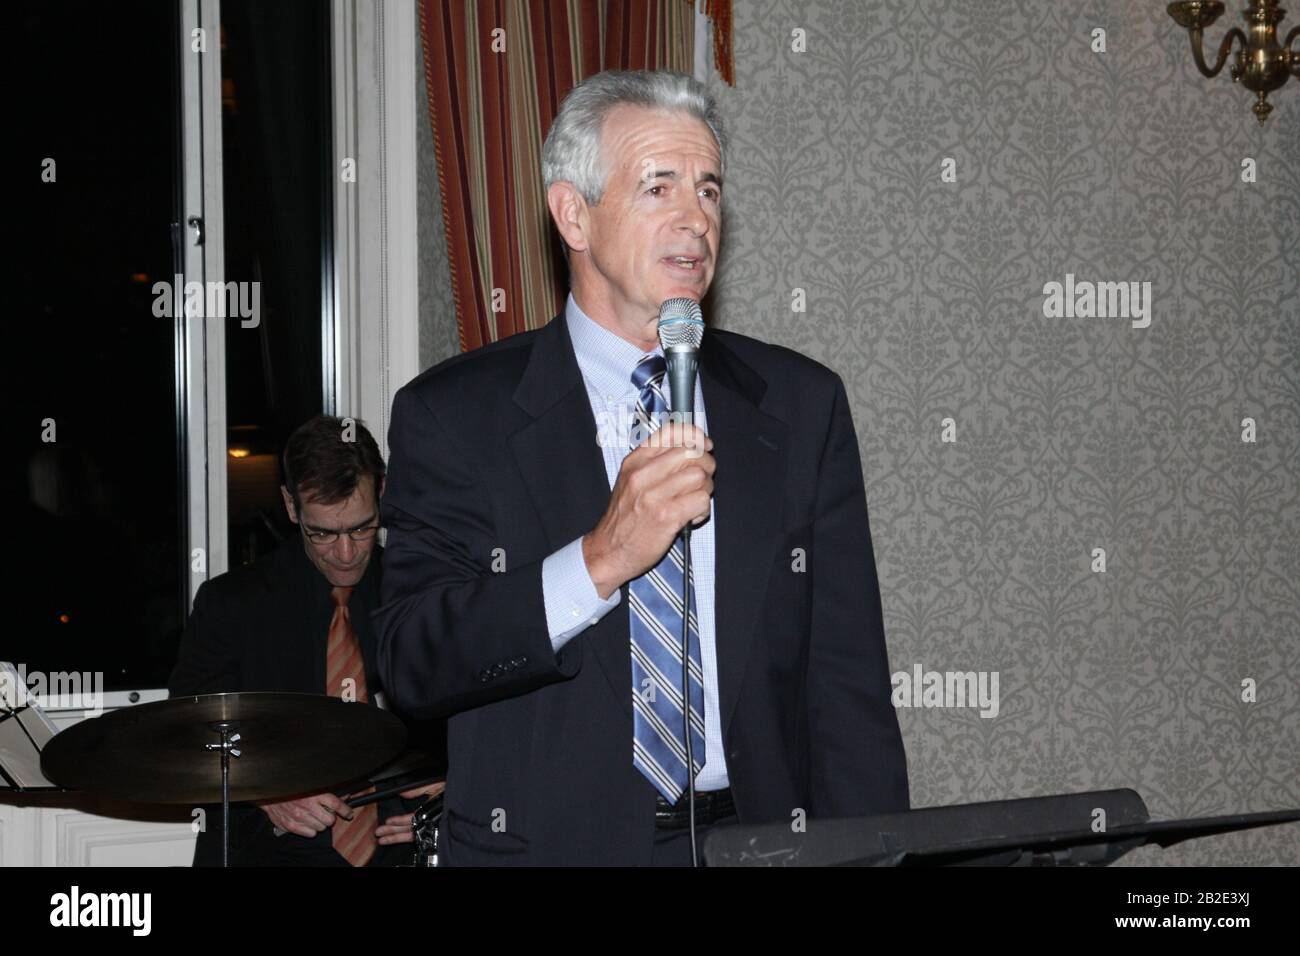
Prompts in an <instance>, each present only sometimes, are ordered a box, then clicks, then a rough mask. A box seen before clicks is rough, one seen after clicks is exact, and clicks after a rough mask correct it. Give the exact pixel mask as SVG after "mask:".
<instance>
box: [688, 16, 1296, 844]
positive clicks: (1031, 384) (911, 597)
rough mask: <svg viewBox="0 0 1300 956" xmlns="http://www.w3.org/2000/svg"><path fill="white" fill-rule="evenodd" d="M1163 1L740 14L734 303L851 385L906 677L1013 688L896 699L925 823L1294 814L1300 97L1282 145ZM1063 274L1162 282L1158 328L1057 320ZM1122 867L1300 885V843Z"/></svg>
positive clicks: (730, 281)
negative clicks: (934, 673)
mask: <svg viewBox="0 0 1300 956" xmlns="http://www.w3.org/2000/svg"><path fill="white" fill-rule="evenodd" d="M1164 6H1165V4H1164V3H1163V0H1161V2H1156V0H1152V2H1136V0H1132V2H1125V3H1110V4H1106V3H1080V4H1077V5H1076V4H1064V3H1058V2H1047V0H1021V2H980V3H972V2H969V0H953V2H943V0H923V2H916V0H886V2H873V3H863V2H828V0H816V2H800V3H781V2H761V3H757V2H756V3H741V4H737V5H736V29H737V36H736V60H737V64H736V65H737V88H736V89H734V90H732V89H729V88H726V87H725V86H724V85H723V84H722V83H721V82H720V81H718V82H715V83H713V84H712V85H713V87H714V90H715V92H716V94H717V95H718V96H719V98H720V100H721V103H722V107H723V112H724V114H725V115H726V116H727V117H729V118H730V120H731V127H732V130H733V133H734V137H733V148H732V150H731V153H730V155H729V161H730V165H729V168H728V181H727V191H728V195H727V199H726V203H727V213H726V215H727V221H726V229H725V232H724V236H725V240H724V250H725V254H724V256H723V261H722V263H721V268H720V272H719V278H718V280H717V282H716V286H715V288H716V293H715V294H714V295H713V300H714V301H713V303H712V308H711V311H710V315H711V316H712V318H713V320H714V321H716V322H717V323H718V324H719V325H721V326H723V327H725V328H728V329H731V330H733V331H737V332H743V333H746V334H749V335H753V336H756V337H758V338H761V339H765V340H767V341H771V342H779V343H781V344H784V345H788V346H790V347H792V348H795V349H798V350H800V351H802V352H804V353H806V354H808V355H811V356H813V357H814V358H817V359H818V360H820V361H822V362H824V363H825V364H827V365H829V366H830V367H832V368H834V369H835V370H836V371H837V372H839V373H840V375H842V376H843V378H844V381H845V384H846V386H847V388H848V392H849V396H850V399H851V401H852V405H853V415H854V420H855V422H856V425H857V429H858V438H859V442H860V445H861V450H862V464H863V469H864V473H865V475H866V480H867V497H868V503H869V507H870V512H871V522H872V536H873V539H874V543H875V547H876V557H877V563H878V567H879V571H880V578H881V589H882V595H883V600H884V609H885V624H886V631H887V634H888V640H889V651H890V660H891V664H892V667H893V670H894V671H896V672H897V671H904V670H906V671H909V672H910V671H911V670H912V668H913V667H914V665H916V664H918V663H919V664H922V665H924V667H925V668H926V669H927V670H938V671H947V670H962V671H964V670H989V671H998V672H1000V681H999V690H1000V698H1001V708H1000V712H999V714H998V716H997V717H996V718H993V719H984V718H981V717H979V716H978V715H977V713H976V712H975V711H974V710H970V709H962V710H959V709H901V710H900V711H899V716H900V720H901V722H902V727H903V733H904V737H905V739H906V742H907V752H908V762H909V776H910V779H911V786H912V794H913V803H914V804H915V805H918V806H926V805H937V804H949V803H959V802H966V801H973V800H988V799H996V798H999V797H1010V796H1028V795H1035V794H1048V793H1057V792H1062V791H1071V790H1080V789H1101V788H1108V787H1122V786H1128V787H1133V788H1134V789H1136V790H1137V791H1138V792H1139V793H1140V794H1141V795H1142V796H1143V798H1144V799H1145V800H1146V801H1147V805H1148V807H1149V808H1150V810H1151V813H1152V815H1153V816H1154V817H1157V818H1160V817H1180V816H1201V815H1212V814H1223V813H1234V812H1244V811H1256V810H1269V809H1279V808H1284V807H1300V773H1298V769H1297V768H1300V663H1298V658H1300V479H1298V478H1297V474H1298V473H1300V289H1298V285H1300V280H1298V278H1297V274H1298V273H1300V251H1298V250H1297V245H1298V244H1300V84H1296V83H1294V82H1292V83H1291V84H1290V85H1289V87H1287V88H1284V89H1283V90H1281V91H1279V92H1278V93H1277V94H1275V97H1274V103H1275V106H1276V109H1275V111H1274V113H1273V116H1272V117H1271V118H1270V119H1269V121H1268V125H1266V126H1265V127H1263V128H1262V129H1261V128H1260V127H1259V126H1258V124H1257V122H1256V120H1255V118H1254V115H1253V114H1252V113H1251V112H1250V104H1251V96H1250V94H1249V93H1248V92H1247V91H1245V90H1243V89H1241V88H1239V87H1236V86H1234V85H1233V84H1232V83H1231V82H1230V81H1229V80H1228V79H1227V77H1226V73H1225V75H1224V76H1222V77H1220V78H1219V79H1218V80H1215V81H1210V80H1205V79H1204V78H1202V77H1201V76H1200V75H1199V74H1198V73H1197V72H1196V70H1195V67H1194V66H1193V64H1192V59H1191V51H1190V49H1189V44H1188V41H1187V36H1186V34H1185V33H1184V32H1183V31H1182V30H1181V29H1179V28H1178V27H1177V26H1176V25H1175V24H1174V23H1173V21H1172V20H1170V19H1169V17H1168V16H1167V15H1166V14H1165V12H1164ZM1238 6H1240V5H1239V4H1230V5H1229V14H1228V15H1225V17H1224V22H1227V20H1228V19H1229V18H1230V17H1231V18H1232V19H1236V8H1237V7H1238ZM1294 22H1296V20H1295V13H1292V15H1291V17H1290V18H1289V20H1288V21H1287V26H1288V27H1289V26H1290V25H1292V24H1293V23H1294ZM1096 26H1101V27H1104V28H1105V29H1106V31H1107V52H1106V53H1105V54H1096V53H1093V52H1091V50H1090V49H1089V41H1090V31H1091V30H1092V28H1093V27H1096ZM795 27H802V28H804V29H805V30H806V31H807V35H808V47H807V52H806V53H802V54H799V53H793V52H791V49H790V44H791V34H790V31H791V29H793V28H795ZM1224 29H1225V28H1224V27H1223V26H1222V25H1221V24H1220V25H1216V26H1215V28H1213V30H1212V31H1211V32H1212V36H1213V39H1214V41H1215V43H1216V44H1217V43H1218V39H1219V37H1220V36H1221V35H1222V32H1223V30H1224ZM1248 156H1249V157H1253V158H1254V159H1255V160H1256V161H1257V163H1258V182H1256V183H1255V184H1253V185H1247V184H1244V183H1242V182H1241V179H1240V169H1241V166H1240V164H1241V160H1242V158H1243V157H1248ZM944 157H953V158H954V159H955V160H956V163H957V167H956V168H957V182H956V183H955V184H953V183H943V182H941V181H940V175H939V173H940V163H941V161H942V159H943V158H944ZM1066 273H1073V274H1074V275H1075V276H1076V277H1077V278H1078V279H1089V280H1094V281H1095V280H1110V281H1119V280H1147V281H1150V282H1151V285H1152V296H1153V300H1154V309H1153V313H1152V319H1151V325H1150V326H1149V327H1148V328H1146V329H1135V328H1133V327H1132V325H1131V323H1130V322H1128V321H1125V320H1123V319H1111V318H1108V319H1102V318H1075V319H1069V318H1062V319H1048V318H1045V317H1044V315H1043V309H1042V306H1043V295H1042V289H1043V285H1044V283H1047V282H1049V281H1053V280H1055V281H1058V282H1063V281H1064V279H1065V275H1066ZM796 287H799V288H802V289H804V290H806V294H807V298H808V308H807V312H806V313H805V314H794V313H792V312H791V306H790V303H791V290H792V289H794V288H796ZM1246 416H1251V417H1253V418H1255V419H1256V421H1257V423H1258V441H1257V443H1255V444H1245V443H1243V442H1242V441H1241V440H1240V431H1241V429H1240V421H1241V419H1242V418H1243V417H1246ZM946 417H951V418H953V419H954V420H955V422H956V438H957V440H956V442H955V443H951V444H945V443H943V442H941V440H940V421H941V420H942V419H944V418H946ZM1096 547H1102V548H1105V549H1106V554H1107V570H1106V573H1104V574H1098V573H1093V572H1092V571H1091V570H1090V563H1091V553H1092V549H1093V548H1096ZM1245 678H1253V679H1254V680H1255V682H1256V683H1257V685H1258V701H1257V702H1256V703H1243V702H1242V701H1241V681H1242V680H1243V679H1245ZM1130 859H1134V860H1137V859H1140V860H1141V861H1142V862H1148V863H1192V862H1196V863H1225V864H1232V863H1247V862H1266V863H1289V864H1296V863H1300V826H1289V827H1286V828H1275V829H1272V830H1262V831H1255V832H1253V833H1250V834H1246V835H1242V836H1226V837H1218V838H1215V839H1212V840H1205V841H1203V842H1201V843H1199V844H1195V845H1191V846H1187V847H1185V848H1174V849H1171V850H1167V851H1143V853H1141V854H1135V855H1134V857H1131V858H1130Z"/></svg>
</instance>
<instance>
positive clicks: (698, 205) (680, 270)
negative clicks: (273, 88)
mask: <svg viewBox="0 0 1300 956" xmlns="http://www.w3.org/2000/svg"><path fill="white" fill-rule="evenodd" d="M723 152H724V146H723V136H722V135H721V133H720V129H719V124H718V121H717V116H716V113H715V110H714V105H713V103H712V100H711V99H710V98H709V97H708V95H707V94H706V93H705V92H704V90H703V88H702V87H701V86H700V85H699V84H698V83H696V82H695V81H694V80H691V79H689V78H687V77H684V76H680V75H677V74H666V73H604V74H599V75H597V76H595V77H593V78H591V79H589V80H587V81H586V82H584V83H583V84H582V85H580V86H579V87H577V88H576V89H575V90H574V91H573V92H572V93H571V94H570V95H569V97H567V98H566V100H565V102H564V104H563V106H562V108H561V110H560V113H559V115H558V117H557V119H556V121H555V124H554V126H553V127H552V129H551V131H550V133H549V135H548V138H547V142H546V147H545V150H544V153H543V167H544V173H545V178H546V185H547V199H548V203H549V208H550V212H551V216H552V219H553V221H554V222H555V224H556V227H557V229H558V230H559V232H560V234H561V236H562V237H563V239H564V242H565V245H566V247H567V253H568V257H569V264H570V278H571V292H572V294H571V295H570V297H569V300H568V303H567V305H566V308H565V311H564V313H562V314H561V315H559V316H556V317H555V318H554V319H553V320H552V321H551V322H550V323H549V324H548V325H546V326H545V327H544V328H541V329H539V330H536V331H531V332H526V333H523V334H520V335H515V336H511V337H509V338H507V339H505V340H503V341H501V342H497V343H494V344H492V345H489V346H487V347H485V348H482V349H479V350H477V351H475V352H471V353H469V354H466V355H461V356H457V357H455V358H453V359H451V360H449V361H447V362H444V363H443V364H441V365H439V366H437V367H436V368H433V369H431V370H429V371H427V372H425V373H424V374H422V375H421V376H419V377H418V378H416V379H415V380H414V381H412V382H411V383H409V384H408V385H407V386H406V387H404V388H403V389H401V390H400V391H399V392H398V394H397V397H396V399H395V401H394V406H393V418H392V427H391V432H390V445H391V452H392V454H391V470H390V475H389V482H388V491H387V494H386V496H385V500H384V523H385V526H386V527H387V528H388V539H387V550H386V553H385V556H384V562H385V577H384V606H383V607H382V608H381V609H380V610H379V612H377V615H376V625H377V627H378V628H379V632H380V638H379V639H380V671H381V674H382V676H383V678H384V680H385V682H386V686H387V687H388V688H389V689H390V692H391V693H392V694H393V696H394V697H395V699H396V700H397V701H398V702H399V704H401V705H402V706H404V707H408V708H413V709H416V710H419V711H422V712H426V713H430V714H446V715H450V720H449V726H448V747H449V761H450V763H449V772H448V779H447V793H446V804H445V812H444V816H443V820H442V828H441V836H442V847H441V849H442V859H443V860H444V861H445V862H446V863H448V864H452V865H458V864H493V863H505V864H520V863H526V864H597V865H600V864H651V865H660V864H689V863H690V862H691V859H692V858H691V853H690V847H689V842H688V840H687V838H686V835H685V834H686V831H685V829H684V824H685V821H686V819H687V815H686V811H685V808H686V803H687V800H688V797H687V795H686V793H685V791H686V780H687V776H686V775H687V773H688V770H687V766H688V762H687V759H686V754H687V749H686V734H687V731H685V730H684V729H683V720H682V714H683V711H689V713H690V718H691V719H690V725H691V730H690V734H691V744H692V747H691V751H692V752H693V753H692V756H693V763H692V764H691V765H690V771H689V772H690V773H693V774H694V776H695V783H696V787H697V789H698V791H699V792H698V793H697V801H696V808H697V814H696V815H697V822H698V823H699V832H700V834H701V836H702V835H703V834H704V833H706V832H707V830H708V828H709V827H711V826H716V825H718V824H723V823H728V822H735V821H737V820H738V821H739V822H741V823H746V824H756V823H765V822H786V823H791V824H792V825H795V826H796V827H797V825H798V823H799V822H800V821H801V820H802V819H804V818H805V817H840V816H854V815H865V814H873V813H883V812H891V811H897V810H903V809H906V808H907V806H908V791H907V774H906V760H905V756H904V752H903V746H902V740H901V736H900V733H899V728H898V721H897V717H896V715H895V713H894V710H893V708H892V706H891V704H890V683H889V666H888V660H887V655H886V650H885V641H884V632H883V625H882V619H881V608H880V595H879V586H878V583H877V579H876V569H875V561H874V556H873V553H872V546H871V537H870V531H869V528H868V523H867V510H866V497H865V493H864V487H863V480H862V469H861V464H860V462H859V457H858V445H857V440H856V436H855V434H854V429H853V423H852V419H851V417H850V413H849V408H848V403H847V399H846V396H845V390H844V386H843V383H842V382H841V381H840V379H839V377H838V376H837V375H836V374H835V373H833V372H832V371H830V370H829V369H827V368H825V367H824V366H822V365H819V364H818V363H816V362H814V361H812V360H811V359H808V358H805V357H803V356H801V355H799V354H797V353H795V352H792V351H790V350H788V349H784V348H780V347H777V346H773V345H768V344H765V343H762V342H759V341H757V340H755V339H751V338H748V337H746V336H742V335H737V334H733V333H728V332H722V331H709V332H708V333H707V334H706V335H705V337H704V340H703V344H702V346H701V349H700V366H699V368H700V372H699V381H698V383H697V387H696V402H695V404H696V410H697V417H696V424H695V426H688V425H684V424H681V423H674V422H670V423H668V424H665V425H663V426H662V427H660V428H659V429H658V430H657V431H655V432H654V433H653V434H652V435H651V436H650V437H649V439H647V440H645V441H643V442H641V443H640V444H639V446H638V447H636V448H635V449H634V450H630V451H629V445H630V444H635V441H633V440H630V438H629V436H630V435H632V434H635V432H634V431H633V430H632V429H631V428H630V427H629V424H630V422H632V421H635V422H636V423H638V424H643V425H645V424H648V425H649V426H650V427H653V425H654V422H653V421H651V419H652V418H653V415H652V414H651V413H654V412H662V411H663V410H664V408H665V407H666V404H667V403H666V396H665V395H664V391H665V390H666V389H667V387H668V383H667V382H665V381H664V380H663V358H662V350H661V349H660V347H659V343H658V341H657V335H656V327H657V319H658V313H659V308H660V304H661V303H663V302H664V301H665V300H667V299H670V298H674V297H686V298H690V299H693V300H696V301H698V300H700V299H701V298H702V297H703V296H704V294H705V292H706V291H707V290H708V287H709V284H710V282H711V280H712V276H713V270H714V266H715V264H716V262H717V255H718V248H719V231H720V228H721V207H722V186H723V172H724V161H723ZM706 433H707V437H706ZM688 523H689V524H691V525H692V527H693V532H692V535H691V541H690V548H691V570H692V578H693V585H692V592H693V595H694V597H693V598H692V608H693V610H694V611H695V613H694V614H692V616H691V635H690V641H689V644H690V647H689V651H688V653H689V656H690V660H691V671H692V676H691V678H690V680H689V687H688V692H687V693H686V694H683V693H682V692H681V690H680V675H681V669H682V667H681V662H682V649H681V641H680V635H681V627H682V610H681V605H680V600H679V599H678V595H679V594H680V589H681V586H682V577H683V575H682V570H681V564H682V543H681V538H680V537H679V531H680V529H682V528H683V527H685V526H686V525H687V524H688ZM674 575H675V577H674ZM674 648H675V650H674Z"/></svg>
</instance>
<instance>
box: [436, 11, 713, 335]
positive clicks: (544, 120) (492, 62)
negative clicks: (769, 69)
mask: <svg viewBox="0 0 1300 956" xmlns="http://www.w3.org/2000/svg"><path fill="white" fill-rule="evenodd" d="M707 12H708V13H709V15H710V17H711V18H713V22H714V25H715V30H718V32H719V33H721V32H722V31H721V30H719V28H720V27H722V26H723V25H724V19H725V27H726V30H725V33H726V36H725V38H724V39H719V37H718V36H715V43H714V47H715V53H717V55H719V56H720V57H721V56H722V55H723V51H724V50H725V53H726V54H728V55H729V53H730V23H731V18H730V2H726V3H719V2H716V0H710V5H709V7H708V8H707ZM724 13H725V18H724V15H723V14H724ZM420 33H421V40H422V42H423V45H424V64H425V81H426V83H427V85H428V91H429V112H430V119H431V121H432V123H433V133H434V144H435V148H436V151H437V161H438V184H439V186H440V188H441V190H442V203H443V220H444V224H445V227H446V232H447V252H448V256H449V258H450V260H451V280H452V292H453V295H454V298H455V306H456V319H457V323H458V324H459V327H460V347H461V350H462V351H467V350H469V349H474V348H478V347H479V346H480V345H485V344H487V343H488V342H495V341H497V340H498V339H502V338H505V337H506V336H508V335H513V334H514V333H516V332H522V331H524V330H525V329H530V328H536V327H538V326H540V325H544V324H545V323H546V322H547V321H548V320H549V319H550V318H551V317H552V316H553V315H555V314H556V313H557V312H559V311H560V309H561V308H562V306H563V304H564V298H565V296H566V294H567V289H568V284H567V277H566V276H565V274H564V255H563V251H562V250H561V248H560V244H559V243H560V240H559V238H558V236H556V235H555V233H554V230H553V229H552V228H551V226H550V216H549V213H548V212H547V209H546V199H545V194H544V192H543V190H542V158H541V157H542V142H543V140H544V139H545V137H546V132H547V131H548V130H549V129H550V127H551V122H552V121H553V120H554V119H555V114H556V112H557V111H558V110H559V107H560V101H561V100H563V99H564V96H565V94H566V93H568V92H569V90H570V89H572V88H573V87H574V86H575V85H577V83H579V82H580V81H581V80H583V79H584V78H586V77H587V76H590V75H591V74H593V73H598V72H600V71H601V70H604V69H630V70H639V69H670V70H678V71H680V72H683V73H690V72H691V71H692V68H693V63H694V56H695V49H694V47H695V44H694V9H693V4H692V2H691V0H420ZM724 76H727V77H728V79H729V71H728V72H727V73H724Z"/></svg>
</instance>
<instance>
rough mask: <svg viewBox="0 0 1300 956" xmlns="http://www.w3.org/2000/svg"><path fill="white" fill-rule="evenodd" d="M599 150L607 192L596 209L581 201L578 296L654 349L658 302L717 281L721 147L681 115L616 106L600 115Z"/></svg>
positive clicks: (693, 294) (693, 295)
mask: <svg viewBox="0 0 1300 956" xmlns="http://www.w3.org/2000/svg"><path fill="white" fill-rule="evenodd" d="M601 150H602V158H603V161H604V165H605V170H606V174H607V178H606V181H605V192H604V194H603V195H602V197H601V201H600V203H599V204H598V205H596V206H586V204H585V203H583V204H582V205H583V208H584V209H585V217H584V218H585V228H584V230H583V236H582V238H583V239H585V241H586V245H587V251H588V253H589V255H588V257H587V260H586V262H585V263H584V268H583V270H582V271H583V273H584V274H583V276H582V277H581V281H575V285H574V295H575V297H576V298H578V302H579V305H581V306H582V307H583V309H584V311H587V312H588V314H589V315H591V316H592V318H596V319H599V318H605V319H608V320H612V321H614V322H616V323H617V325H618V328H616V329H615V331H618V332H621V333H622V334H623V335H624V337H625V338H630V339H632V340H634V341H637V340H639V341H642V342H643V343H648V344H649V347H650V348H653V346H654V343H655V342H657V335H656V327H657V322H658V318H659V306H660V305H661V304H662V303H663V302H664V300H665V299H671V298H676V297H685V298H688V299H694V300H696V301H699V300H700V299H702V298H703V297H704V294H705V293H706V292H708V290H709V284H710V283H711V282H712V281H713V272H714V269H715V267H716V265H717V259H718V246H719V243H720V240H721V235H720V229H721V225H722V182H721V162H720V157H719V154H718V145H717V142H716V141H715V140H714V138H713V133H712V131H710V129H709V127H708V126H707V125H706V124H705V123H703V122H702V121H700V120H698V119H696V118H695V117H693V116H691V115H689V114H687V113H681V112H664V111H660V110H650V109H644V108H641V107H635V106H620V107H618V108H616V109H614V110H612V111H611V112H610V113H609V114H608V115H607V116H606V118H605V122H604V125H603V127H602V129H601ZM679 256H680V257H685V258H687V259H689V260H691V261H690V262H679V261H678V260H677V257H679ZM575 279H577V277H576V276H575Z"/></svg>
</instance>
